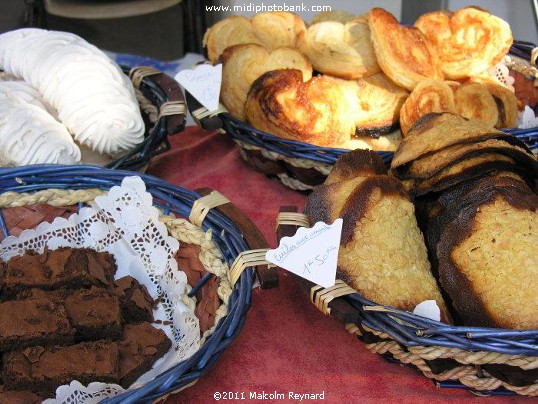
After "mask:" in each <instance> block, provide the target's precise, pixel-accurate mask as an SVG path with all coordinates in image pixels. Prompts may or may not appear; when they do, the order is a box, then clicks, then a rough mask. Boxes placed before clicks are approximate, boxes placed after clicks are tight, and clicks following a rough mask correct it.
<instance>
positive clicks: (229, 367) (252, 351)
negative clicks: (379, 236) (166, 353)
mask: <svg viewBox="0 0 538 404" xmlns="http://www.w3.org/2000/svg"><path fill="white" fill-rule="evenodd" d="M171 142H172V149H171V150H170V151H169V152H167V153H165V154H163V155H161V156H160V157H158V158H157V159H155V160H154V161H153V162H152V163H151V166H150V168H149V173H150V174H153V175H155V176H157V177H160V178H162V179H164V180H166V181H168V182H170V183H173V184H177V185H180V186H183V187H185V188H189V189H195V188H200V187H210V188H213V189H216V190H218V191H219V192H221V193H222V194H224V195H225V196H227V197H228V199H230V200H231V201H232V202H233V203H234V204H235V205H236V206H238V207H239V208H241V209H242V211H243V212H244V213H245V214H246V215H247V216H249V217H250V218H251V219H252V220H253V221H254V222H255V223H256V225H257V226H258V228H259V229H260V230H261V231H262V233H263V234H264V236H265V237H266V239H267V241H268V242H269V245H270V246H271V247H275V246H276V238H275V232H274V228H275V219H276V216H277V214H278V210H279V208H280V206H282V205H297V206H298V207H299V209H302V208H303V206H304V202H305V196H304V195H302V194H300V193H298V192H296V191H293V190H290V189H288V188H286V187H284V186H283V185H281V184H280V183H278V182H276V181H272V180H269V179H267V178H266V177H265V176H264V175H263V174H260V173H257V172H255V171H253V170H252V169H250V168H249V167H248V166H247V165H246V164H245V163H244V162H243V160H242V159H241V157H240V155H239V150H238V148H237V147H236V146H235V144H234V143H233V141H232V140H231V139H230V138H229V137H228V136H227V135H222V134H220V133H206V132H203V131H202V130H200V129H198V128H195V127H189V128H187V129H186V130H185V131H184V132H183V133H181V134H178V135H175V136H173V137H171ZM280 275H281V276H280V286H279V288H278V289H273V290H254V291H253V301H252V308H251V309H250V311H249V313H248V316H247V320H246V324H245V327H244V328H243V330H242V331H241V333H240V335H239V337H238V338H237V339H236V340H235V341H234V343H233V344H232V345H231V346H230V347H229V348H228V349H227V350H226V351H225V352H224V353H223V355H222V356H221V358H220V360H219V361H218V362H217V364H216V365H215V366H214V367H213V369H212V370H211V371H210V372H209V373H208V374H207V375H206V376H205V377H203V378H202V379H200V380H199V381H198V382H197V383H196V384H195V385H194V386H192V387H190V388H188V389H186V390H184V391H182V392H180V393H178V394H175V395H173V396H170V397H168V399H167V400H166V403H170V404H172V403H208V402H216V400H215V398H214V394H215V393H222V394H223V396H222V397H225V396H226V395H228V396H230V395H231V396H232V397H237V399H234V400H224V399H221V400H220V401H224V402H291V401H290V400H288V397H289V396H288V394H289V392H295V393H300V394H304V393H309V394H316V393H317V394H320V393H324V400H323V402H327V403H354V402H361V403H363V402H413V403H422V402H424V403H426V402H428V403H430V402H436V403H438V402H477V401H483V402H485V401H487V402H488V404H489V403H496V402H500V401H502V402H510V403H512V402H518V401H525V402H530V401H529V400H528V399H525V398H521V397H510V398H499V397H489V398H479V397H476V396H475V395H473V394H471V393H470V392H468V391H465V390H458V389H440V388H437V387H436V386H435V385H434V384H433V383H432V381H430V380H429V379H427V378H426V377H424V376H423V375H421V374H419V373H417V372H416V371H414V370H413V369H411V368H409V367H406V366H401V365H398V364H394V363H389V362H387V361H385V360H384V359H383V358H382V357H380V356H379V355H376V354H373V353H371V352H370V351H368V350H367V349H366V348H365V347H364V345H363V344H362V342H360V341H359V340H358V339H357V338H356V337H355V336H353V335H351V334H349V333H348V332H347V331H346V330H345V329H344V327H343V325H342V324H341V323H339V322H338V321H336V320H334V319H332V318H330V317H327V316H324V315H323V314H322V313H321V312H319V311H318V310H317V309H316V308H315V307H314V306H313V305H312V304H311V303H310V302H309V301H308V298H307V296H306V295H304V294H303V293H302V292H301V291H300V290H299V289H298V288H297V287H296V284H295V281H294V279H293V278H292V277H291V276H289V275H288V274H286V273H285V272H282V273H281V274H280ZM275 392H276V393H278V394H283V395H284V396H285V397H286V399H285V400H279V399H278V400H251V399H250V395H251V393H255V394H264V393H266V394H268V395H270V394H274V393H275ZM242 398H244V400H243V399H242ZM307 402H313V401H312V400H307Z"/></svg>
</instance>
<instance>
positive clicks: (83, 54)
mask: <svg viewBox="0 0 538 404" xmlns="http://www.w3.org/2000/svg"><path fill="white" fill-rule="evenodd" d="M0 69H3V70H5V71H7V72H8V73H10V74H13V75H15V76H16V77H19V78H22V79H24V81H26V82H27V83H29V84H31V85H32V86H33V87H35V88H36V89H37V90H38V91H39V92H40V93H41V95H42V96H43V98H44V99H45V100H46V101H47V102H48V103H49V104H50V105H52V107H54V109H56V110H57V112H58V118H59V119H60V121H61V122H62V123H63V124H64V125H65V126H66V127H67V129H68V130H69V132H71V134H72V135H73V136H74V137H75V140H77V141H78V142H80V143H82V144H86V145H88V146H89V147H90V148H92V149H93V150H95V151H98V152H99V153H107V154H115V153H118V152H121V151H125V150H130V149H132V148H133V147H134V146H136V145H137V144H139V143H141V142H142V141H143V139H144V131H145V126H144V122H143V119H142V116H141V114H140V107H139V104H138V101H137V100H136V96H135V92H134V88H133V85H132V83H131V81H130V80H129V79H128V78H127V76H126V75H125V74H123V72H122V71H121V69H120V67H119V66H118V65H117V64H116V63H114V62H113V61H112V60H111V59H110V58H109V57H108V56H106V55H105V54H104V53H103V52H102V51H100V50H99V49H97V48H96V47H95V46H93V45H91V44H89V43H88V42H86V41H85V40H83V39H82V38H80V37H78V36H76V35H74V34H71V33H67V32H58V31H47V30H43V29H37V28H25V29H19V30H16V31H10V32H7V33H4V34H2V35H0Z"/></svg>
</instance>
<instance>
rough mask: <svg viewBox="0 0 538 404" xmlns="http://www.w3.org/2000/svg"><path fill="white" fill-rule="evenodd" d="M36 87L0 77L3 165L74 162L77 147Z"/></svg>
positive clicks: (0, 151) (78, 151) (76, 161)
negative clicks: (0, 79) (0, 78)
mask: <svg viewBox="0 0 538 404" xmlns="http://www.w3.org/2000/svg"><path fill="white" fill-rule="evenodd" d="M51 112H53V111H52V110H51V108H50V106H47V105H45V103H44V102H43V100H42V98H41V95H40V94H39V92H38V91H37V90H35V89H34V88H32V87H31V86H30V85H28V84H27V83H25V82H23V81H0V161H1V162H2V164H3V165H16V166H19V165H28V164H44V163H53V164H77V163H78V162H80V156H81V154H80V149H79V148H78V146H77V145H76V144H75V142H74V140H73V138H72V137H71V134H70V133H69V132H68V131H67V129H66V127H65V126H64V125H62V124H61V123H60V122H58V121H57V120H56V119H55V118H54V116H53V115H52V114H51Z"/></svg>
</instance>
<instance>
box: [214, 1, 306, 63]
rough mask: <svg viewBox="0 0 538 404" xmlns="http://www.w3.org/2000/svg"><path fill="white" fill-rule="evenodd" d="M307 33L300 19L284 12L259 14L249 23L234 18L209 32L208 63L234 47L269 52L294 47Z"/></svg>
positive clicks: (246, 19)
mask: <svg viewBox="0 0 538 404" xmlns="http://www.w3.org/2000/svg"><path fill="white" fill-rule="evenodd" d="M305 29H306V27H305V24H304V21H303V20H302V19H301V18H300V17H299V16H297V15H296V14H293V13H289V12H285V11H275V12H265V13H258V14H256V15H255V16H254V17H252V19H250V20H249V19H248V18H246V17H243V16H236V15H234V16H230V17H227V18H225V19H223V20H221V21H219V22H217V23H216V24H215V25H213V26H212V27H211V28H209V29H208V30H207V31H206V33H205V34H204V39H203V42H204V46H205V47H206V48H207V56H208V59H209V60H210V61H211V62H212V63H216V62H217V61H218V59H219V56H220V55H221V54H222V52H223V51H224V49H226V48H227V47H228V46H231V45H238V44H245V43H257V44H260V45H263V46H265V47H266V48H267V49H274V48H279V47H282V46H290V47H295V45H296V42H297V35H299V33H301V32H302V31H304V30H305Z"/></svg>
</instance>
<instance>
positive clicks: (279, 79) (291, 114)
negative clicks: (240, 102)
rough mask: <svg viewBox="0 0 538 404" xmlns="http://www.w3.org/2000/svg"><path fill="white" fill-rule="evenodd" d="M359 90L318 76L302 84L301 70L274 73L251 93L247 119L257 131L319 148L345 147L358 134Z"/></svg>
mask: <svg viewBox="0 0 538 404" xmlns="http://www.w3.org/2000/svg"><path fill="white" fill-rule="evenodd" d="M354 100H356V87H353V86H350V85H349V84H348V82H346V81H345V80H340V79H337V78H334V77H330V76H324V75H319V76H316V77H313V78H312V79H310V80H309V81H307V82H303V76H302V73H301V71H300V70H296V69H286V70H273V71H270V72H267V73H265V74H263V75H262V76H260V77H259V78H258V79H256V81H254V83H253V84H252V87H251V89H250V91H249V93H248V97H247V102H246V106H245V116H246V120H247V122H248V123H250V124H251V125H252V126H253V127H254V128H256V129H259V130H262V131H265V132H268V133H272V134H274V135H276V136H280V137H283V138H287V139H294V140H298V141H301V142H307V143H311V144H314V145H317V146H326V147H342V146H343V145H344V144H346V142H348V141H349V139H350V137H351V135H352V134H353V133H354V132H355V123H354V118H353V116H352V114H351V111H352V109H353V105H354Z"/></svg>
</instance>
